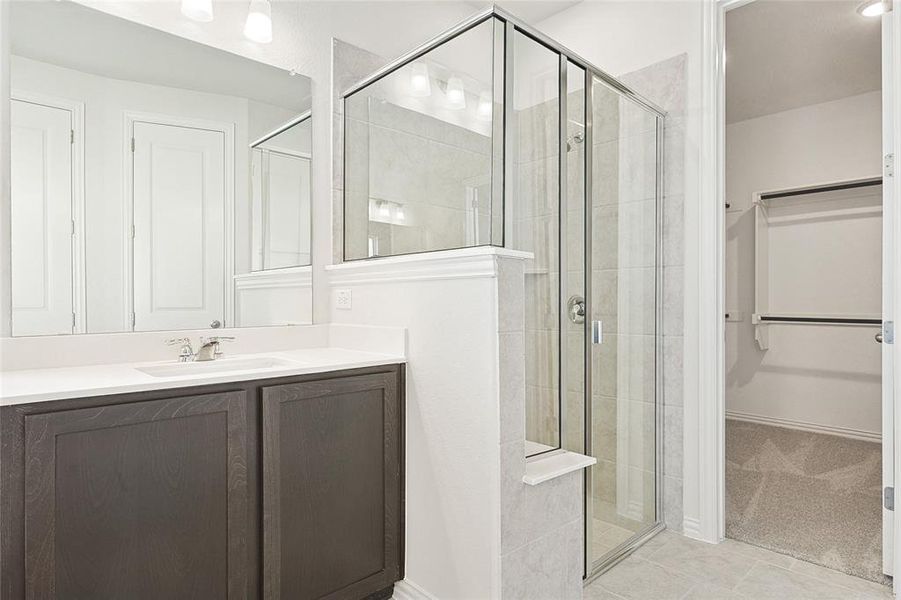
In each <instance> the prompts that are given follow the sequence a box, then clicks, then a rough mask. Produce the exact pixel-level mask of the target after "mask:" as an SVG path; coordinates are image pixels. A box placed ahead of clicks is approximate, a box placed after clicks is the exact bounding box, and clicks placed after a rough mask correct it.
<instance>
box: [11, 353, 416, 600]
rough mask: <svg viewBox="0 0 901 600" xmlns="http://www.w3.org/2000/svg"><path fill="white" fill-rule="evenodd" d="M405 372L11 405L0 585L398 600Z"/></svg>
mask: <svg viewBox="0 0 901 600" xmlns="http://www.w3.org/2000/svg"><path fill="white" fill-rule="evenodd" d="M403 377H404V373H403V366H401V365H388V366H383V367H371V368H366V369H355V370H350V371H340V372H332V373H322V374H316V375H305V376H297V377H289V378H277V379H264V380H256V381H248V382H239V383H234V384H221V385H214V386H201V387H191V388H182V389H177V390H160V391H153V392H141V393H135V394H124V395H117V396H105V397H96V398H83V399H75V400H59V401H50V402H40V403H33V404H22V405H14V406H4V407H2V408H0V425H2V431H0V436H2V440H0V441H2V445H3V446H2V449H0V477H2V479H0V481H2V494H0V500H2V505H0V506H2V514H0V533H2V542H0V543H2V547H0V568H2V571H0V577H2V587H0V596H2V597H3V598H4V599H6V598H9V599H13V598H47V599H50V598H59V599H66V600H68V599H70V598H90V599H92V600H102V599H121V598H129V599H135V600H139V599H143V598H147V599H158V598H171V599H178V598H202V599H204V600H206V599H214V598H223V599H224V598H229V599H235V598H241V599H243V598H265V599H288V598H290V599H298V600H302V599H313V598H328V599H330V600H339V599H342V600H343V599H347V600H351V599H361V598H388V597H390V596H391V589H392V586H393V583H394V582H395V581H397V580H399V579H402V578H403V452H404V444H403V439H404V436H403V410H404V407H403Z"/></svg>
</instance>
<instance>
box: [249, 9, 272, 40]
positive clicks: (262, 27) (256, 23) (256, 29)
mask: <svg viewBox="0 0 901 600" xmlns="http://www.w3.org/2000/svg"><path fill="white" fill-rule="evenodd" d="M244 37H246V38H247V39H249V40H252V41H254V42H257V43H259V44H268V43H269V42H271V41H272V7H271V6H270V4H269V0H250V10H249V11H247V21H246V22H245V23H244Z"/></svg>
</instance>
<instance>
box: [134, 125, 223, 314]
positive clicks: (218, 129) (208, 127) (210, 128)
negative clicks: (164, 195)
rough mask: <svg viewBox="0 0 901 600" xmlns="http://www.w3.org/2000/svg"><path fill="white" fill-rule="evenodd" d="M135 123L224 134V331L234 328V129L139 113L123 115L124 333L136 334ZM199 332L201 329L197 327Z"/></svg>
mask: <svg viewBox="0 0 901 600" xmlns="http://www.w3.org/2000/svg"><path fill="white" fill-rule="evenodd" d="M136 122H142V123H150V124H156V125H169V126H172V127H184V128H190V129H201V130H205V131H215V132H218V133H221V134H222V135H223V138H224V140H225V148H224V156H225V164H224V174H225V177H224V192H225V207H224V211H225V212H224V226H225V231H224V235H223V243H224V246H225V247H224V248H223V252H224V255H223V256H224V261H223V263H224V274H223V290H222V293H223V294H224V301H223V307H224V313H225V323H223V327H231V326H233V325H234V322H235V289H234V274H235V126H234V124H233V123H226V122H222V121H211V120H206V119H194V118H188V117H179V116H174V115H164V114H158V113H147V112H139V111H124V112H123V124H124V126H123V139H122V156H123V161H124V162H123V164H124V169H125V173H124V177H123V185H124V190H123V192H124V196H123V197H124V198H125V199H126V201H125V207H124V211H123V214H124V223H123V228H122V231H123V251H124V255H125V262H124V266H123V268H124V277H123V280H124V282H125V290H124V291H125V311H124V314H123V321H122V330H123V331H134V330H135V329H134V323H133V321H132V314H133V313H134V310H135V295H134V260H135V255H134V238H133V227H134V160H133V152H132V139H133V137H134V125H135V123H136ZM197 328H198V329H199V328H200V327H199V326H198V327H197Z"/></svg>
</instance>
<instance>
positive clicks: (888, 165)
mask: <svg viewBox="0 0 901 600" xmlns="http://www.w3.org/2000/svg"><path fill="white" fill-rule="evenodd" d="M882 167H883V174H884V175H885V176H886V177H892V176H894V174H895V155H894V154H886V155H885V156H884V157H883V159H882Z"/></svg>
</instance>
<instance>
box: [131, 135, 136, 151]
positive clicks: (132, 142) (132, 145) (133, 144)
mask: <svg viewBox="0 0 901 600" xmlns="http://www.w3.org/2000/svg"><path fill="white" fill-rule="evenodd" d="M131 151H132V152H134V151H135V139H134V138H131Z"/></svg>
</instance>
